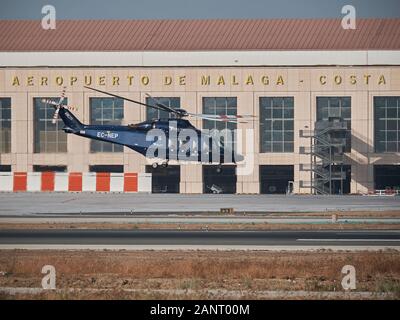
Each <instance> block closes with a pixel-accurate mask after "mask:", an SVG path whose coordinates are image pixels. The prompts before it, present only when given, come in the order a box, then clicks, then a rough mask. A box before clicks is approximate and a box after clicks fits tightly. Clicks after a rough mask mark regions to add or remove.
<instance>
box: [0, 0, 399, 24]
mask: <svg viewBox="0 0 400 320" xmlns="http://www.w3.org/2000/svg"><path fill="white" fill-rule="evenodd" d="M0 4H1V6H0V19H1V20H3V19H11V20H12V19H33V20H36V19H38V20H41V19H42V17H43V16H44V14H42V12H41V11H42V7H43V6H44V5H47V4H50V5H53V6H54V7H55V9H56V18H57V19H68V20H70V19H263V18H264V19H274V18H275V19H276V18H342V17H343V14H342V13H341V9H342V7H343V6H344V5H353V6H354V7H355V9H356V17H357V18H399V17H400V0H0Z"/></svg>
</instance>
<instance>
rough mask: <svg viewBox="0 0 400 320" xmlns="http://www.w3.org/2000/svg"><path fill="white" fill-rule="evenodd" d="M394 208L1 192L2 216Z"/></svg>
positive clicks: (391, 205)
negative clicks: (222, 209) (225, 209)
mask: <svg viewBox="0 0 400 320" xmlns="http://www.w3.org/2000/svg"><path fill="white" fill-rule="evenodd" d="M221 208H233V209H234V210H235V211H236V212H245V213H269V212H288V213H290V212H328V211H393V210H399V208H400V197H399V196H386V197H385V196H382V197H374V196H310V195H290V196H285V195H229V194H224V195H213V194H197V195H189V194H119V193H117V194H110V193H0V216H3V217H4V216H21V215H22V216H27V215H38V214H57V215H58V214H77V215H79V214H96V215H102V214H107V215H121V214H149V213H151V214H153V215H154V214H166V213H173V214H185V213H195V214H198V213H209V212H214V213H215V212H219V211H220V209H221Z"/></svg>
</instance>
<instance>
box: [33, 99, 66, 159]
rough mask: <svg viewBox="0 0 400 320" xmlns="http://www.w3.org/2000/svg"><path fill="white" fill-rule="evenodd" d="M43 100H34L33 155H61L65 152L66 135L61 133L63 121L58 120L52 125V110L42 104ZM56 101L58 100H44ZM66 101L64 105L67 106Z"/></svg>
mask: <svg viewBox="0 0 400 320" xmlns="http://www.w3.org/2000/svg"><path fill="white" fill-rule="evenodd" d="M42 99H43V98H34V99H33V100H34V101H33V105H34V119H35V134H34V135H35V147H34V152H35V153H61V152H67V134H66V133H65V132H64V131H62V130H61V129H62V127H63V126H64V123H63V121H62V120H61V119H60V118H58V119H57V121H56V123H55V124H53V122H52V121H53V116H54V111H55V110H54V108H53V106H51V105H49V104H47V103H43V102H42ZM45 99H48V100H56V101H57V100H58V99H59V98H54V97H52V98H45ZM67 103H68V101H67V99H65V100H64V104H67Z"/></svg>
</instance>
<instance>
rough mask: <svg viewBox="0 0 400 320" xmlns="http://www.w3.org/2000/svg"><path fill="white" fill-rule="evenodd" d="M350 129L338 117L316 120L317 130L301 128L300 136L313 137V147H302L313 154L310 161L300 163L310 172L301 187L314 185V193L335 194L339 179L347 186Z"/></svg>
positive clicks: (304, 150) (301, 152)
mask: <svg viewBox="0 0 400 320" xmlns="http://www.w3.org/2000/svg"><path fill="white" fill-rule="evenodd" d="M347 132H348V128H347V123H346V122H345V121H344V120H343V119H342V118H337V117H332V118H329V119H328V120H321V121H317V122H315V129H314V130H300V137H303V138H310V147H300V154H309V155H310V163H309V164H301V165H300V170H301V171H309V172H310V181H300V187H301V188H310V189H311V193H313V194H325V195H327V194H333V183H334V181H335V180H336V181H339V183H340V184H341V186H342V187H341V188H340V190H343V181H344V180H345V179H346V172H345V171H344V170H343V159H344V152H345V148H346V134H347Z"/></svg>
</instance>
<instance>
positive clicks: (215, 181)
mask: <svg viewBox="0 0 400 320" xmlns="http://www.w3.org/2000/svg"><path fill="white" fill-rule="evenodd" d="M236 180H237V178H236V166H233V165H223V166H222V167H221V168H220V170H219V169H218V166H215V165H204V166H203V193H236Z"/></svg>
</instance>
